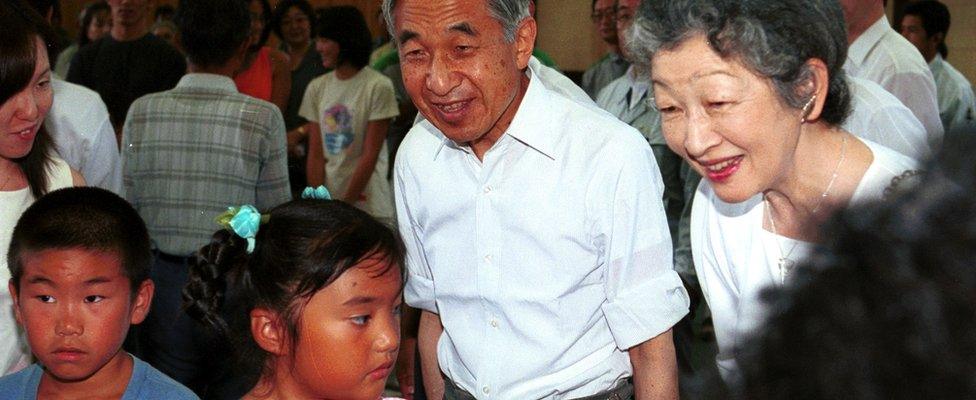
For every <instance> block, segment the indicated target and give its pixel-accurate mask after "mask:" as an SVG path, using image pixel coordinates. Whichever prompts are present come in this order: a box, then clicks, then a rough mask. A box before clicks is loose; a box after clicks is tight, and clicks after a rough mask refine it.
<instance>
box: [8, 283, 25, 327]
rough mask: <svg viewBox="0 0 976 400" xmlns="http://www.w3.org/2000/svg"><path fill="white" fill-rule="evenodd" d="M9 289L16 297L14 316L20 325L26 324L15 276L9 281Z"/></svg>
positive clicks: (14, 297) (11, 295)
mask: <svg viewBox="0 0 976 400" xmlns="http://www.w3.org/2000/svg"><path fill="white" fill-rule="evenodd" d="M7 290H9V291H10V297H12V298H13V299H14V318H15V319H16V320H17V323H18V324H20V326H24V317H23V316H21V315H20V297H18V296H17V287H16V286H14V280H13V278H10V281H8V282H7Z"/></svg>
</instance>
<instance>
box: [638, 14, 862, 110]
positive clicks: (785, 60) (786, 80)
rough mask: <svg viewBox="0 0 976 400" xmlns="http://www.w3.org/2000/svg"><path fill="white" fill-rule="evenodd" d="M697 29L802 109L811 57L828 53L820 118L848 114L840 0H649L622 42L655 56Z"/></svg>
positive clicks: (641, 56) (645, 56)
mask: <svg viewBox="0 0 976 400" xmlns="http://www.w3.org/2000/svg"><path fill="white" fill-rule="evenodd" d="M697 35H704V36H705V38H706V40H708V44H709V46H710V47H711V48H712V50H714V51H715V52H716V53H717V54H719V55H720V56H721V57H722V58H723V59H735V60H738V61H740V62H742V63H743V64H744V65H745V66H746V67H747V68H749V69H751V70H752V71H753V72H755V73H757V74H759V75H761V76H764V77H766V78H769V79H770V80H771V81H772V82H773V86H774V87H775V88H776V91H777V93H779V95H780V97H781V98H782V99H783V100H784V101H785V102H786V104H789V105H790V106H791V107H794V108H797V109H799V108H801V107H803V105H804V104H805V103H806V102H807V101H809V99H810V96H811V93H809V92H808V91H807V92H804V91H802V90H800V88H801V87H802V85H803V84H805V83H807V82H809V80H810V78H811V77H812V73H813V71H811V70H810V69H809V68H808V67H807V65H806V62H807V61H808V60H810V59H813V58H816V59H819V60H822V61H823V62H824V64H826V65H827V72H828V75H829V77H830V78H829V79H830V81H829V83H828V84H829V89H828V93H827V99H826V102H825V103H824V109H823V112H822V113H821V119H823V120H824V121H825V122H827V123H829V124H832V125H840V124H842V123H843V122H844V120H845V119H846V118H847V115H848V114H850V108H851V93H850V89H849V88H848V86H847V81H846V79H845V74H844V71H843V66H844V62H845V61H846V59H847V28H846V27H845V25H844V13H843V10H842V9H841V7H840V4H839V3H838V2H837V0H645V1H644V2H643V3H642V4H641V8H640V11H639V12H638V15H637V16H636V18H635V20H634V23H633V24H632V25H631V27H630V28H629V29H628V30H627V32H625V37H626V43H624V45H625V46H627V51H628V52H629V53H630V54H631V56H632V57H634V58H639V59H643V60H651V59H652V58H653V57H654V53H655V52H657V51H658V50H672V49H675V48H677V47H678V46H679V45H681V44H682V43H684V41H685V40H688V39H690V38H692V37H694V36H697Z"/></svg>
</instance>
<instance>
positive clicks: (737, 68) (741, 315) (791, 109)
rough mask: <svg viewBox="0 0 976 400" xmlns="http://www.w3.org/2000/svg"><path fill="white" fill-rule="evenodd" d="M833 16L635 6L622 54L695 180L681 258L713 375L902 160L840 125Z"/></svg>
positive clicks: (735, 4)
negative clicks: (768, 300) (643, 68)
mask: <svg viewBox="0 0 976 400" xmlns="http://www.w3.org/2000/svg"><path fill="white" fill-rule="evenodd" d="M836 21H843V14H842V11H841V8H840V6H839V4H838V3H837V2H836V1H834V0H776V1H769V0H660V1H645V2H644V3H643V5H642V7H641V10H640V15H639V17H638V20H637V21H636V22H635V23H634V25H633V27H632V28H631V31H630V32H629V38H630V40H629V43H628V44H627V45H628V46H629V47H628V49H629V50H630V51H631V53H632V54H635V55H639V56H640V57H644V58H645V59H648V60H650V61H651V66H652V72H651V79H652V82H653V88H654V93H655V97H654V100H653V101H654V103H655V106H656V107H657V108H658V109H659V110H660V112H661V117H662V130H663V133H664V136H665V140H666V141H667V142H668V146H670V147H671V149H672V150H674V151H675V152H676V153H678V154H679V155H681V156H682V157H684V158H685V159H686V160H687V161H688V163H689V164H690V165H691V166H692V167H693V168H694V169H695V170H696V171H698V172H699V173H700V174H701V175H702V176H703V177H704V178H705V179H703V180H702V183H701V185H700V186H699V187H698V190H697V193H696V195H695V199H694V209H693V211H692V221H691V238H692V253H693V256H694V261H695V269H696V270H697V273H698V276H699V279H700V280H701V285H702V289H703V291H704V294H705V298H706V300H707V301H708V304H709V307H710V308H711V310H712V313H713V318H714V323H715V334H716V338H717V340H718V346H719V354H718V359H717V361H718V366H719V370H720V372H721V373H722V375H723V378H724V379H725V380H726V381H727V382H728V381H735V380H736V375H737V374H736V370H737V368H736V366H735V362H734V360H733V358H734V350H735V349H736V347H737V346H738V345H739V342H740V340H741V339H742V338H743V336H744V334H745V333H747V332H748V331H749V330H751V329H753V328H755V327H757V326H758V325H759V322H761V318H762V316H763V310H762V309H761V303H760V301H759V293H760V291H761V290H762V289H763V288H765V287H767V286H770V285H782V284H784V283H786V282H788V280H789V278H790V275H791V272H792V268H793V267H794V265H796V262H797V261H798V260H799V259H801V258H803V257H804V256H805V255H806V254H808V253H809V252H810V250H811V249H812V247H813V246H814V244H815V243H817V242H818V241H820V239H821V238H820V237H819V236H818V231H819V227H820V225H821V223H822V222H824V220H825V219H826V218H827V217H828V216H829V215H830V214H831V213H833V212H834V211H836V210H838V209H841V208H845V207H847V206H848V205H851V204H856V203H861V202H864V201H867V200H872V199H877V198H880V197H882V195H883V193H884V191H885V189H886V188H887V187H888V186H889V185H890V183H891V182H892V180H893V179H895V180H897V179H898V177H899V176H902V175H904V174H906V173H907V174H911V173H912V169H914V168H915V166H916V163H915V161H913V160H912V159H910V158H908V157H906V156H903V155H901V154H898V153H896V152H895V151H893V150H890V149H888V148H886V147H884V146H881V145H878V144H876V143H874V142H871V141H868V140H864V139H859V138H857V137H855V136H854V135H852V134H851V133H849V132H846V131H844V130H843V129H841V128H840V125H841V124H842V123H843V122H844V120H845V118H846V117H847V115H848V114H849V113H850V103H851V99H850V91H849V89H848V86H847V82H846V80H845V77H844V73H843V71H842V66H843V63H844V60H845V58H846V54H847V36H846V32H845V30H844V27H843V25H842V24H839V23H835V22H836Z"/></svg>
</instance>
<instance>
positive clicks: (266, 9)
mask: <svg viewBox="0 0 976 400" xmlns="http://www.w3.org/2000/svg"><path fill="white" fill-rule="evenodd" d="M244 1H245V2H246V3H245V4H247V6H248V7H249V8H250V7H251V2H252V1H257V2H258V3H260V4H261V19H262V21H261V22H263V23H264V28H263V29H261V38H259V39H258V42H257V43H251V50H252V51H257V50H260V49H261V47H263V46H264V44H265V43H267V42H268V36H271V18H272V14H271V12H272V11H271V3H268V0H244Z"/></svg>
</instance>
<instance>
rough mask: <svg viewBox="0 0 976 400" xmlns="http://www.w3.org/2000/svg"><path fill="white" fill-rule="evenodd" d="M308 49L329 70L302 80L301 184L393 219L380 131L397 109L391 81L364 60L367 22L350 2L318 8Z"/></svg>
mask: <svg viewBox="0 0 976 400" xmlns="http://www.w3.org/2000/svg"><path fill="white" fill-rule="evenodd" d="M319 17H320V19H319V21H318V22H319V25H318V28H317V30H316V35H315V50H316V51H318V53H319V54H320V55H321V56H322V61H323V64H324V66H325V67H326V68H328V69H331V70H333V71H332V72H329V73H327V74H325V75H323V76H321V77H319V78H316V79H315V80H313V81H312V82H311V83H310V84H309V85H308V90H306V92H305V99H304V100H303V101H302V107H301V110H300V111H299V115H301V116H302V117H303V118H305V119H306V120H308V121H309V122H308V123H307V124H306V125H305V129H306V130H307V131H308V132H309V140H308V166H307V173H308V185H309V186H312V187H316V186H319V185H325V186H326V187H327V188H328V189H329V192H330V193H332V196H333V197H334V198H335V199H338V200H342V201H345V202H347V203H349V204H352V205H354V206H356V207H358V208H360V209H362V210H364V211H366V212H368V213H369V214H370V215H372V216H373V217H375V218H377V219H379V220H380V221H382V222H386V223H390V224H392V223H393V221H394V209H393V189H392V187H391V186H390V182H389V181H388V180H387V179H386V176H387V171H388V167H387V163H388V159H387V150H386V135H387V132H388V130H389V128H390V121H391V120H392V119H393V118H395V117H396V116H397V115H399V109H398V107H397V102H396V96H395V95H394V92H393V83H392V82H390V79H389V78H387V77H386V76H384V75H383V74H381V73H379V72H377V71H376V70H374V69H372V68H370V67H369V55H370V52H371V50H372V45H371V39H370V34H369V27H368V26H367V25H366V19H365V17H363V14H362V13H361V12H360V11H359V9H357V8H355V7H352V6H337V7H329V8H325V9H323V10H322V12H321V14H320V16H319Z"/></svg>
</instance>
